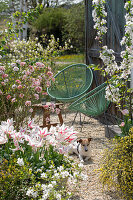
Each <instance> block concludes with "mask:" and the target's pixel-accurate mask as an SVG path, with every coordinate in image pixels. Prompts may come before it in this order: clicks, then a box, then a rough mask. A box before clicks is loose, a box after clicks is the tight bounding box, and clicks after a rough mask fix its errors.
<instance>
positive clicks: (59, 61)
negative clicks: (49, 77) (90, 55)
mask: <svg viewBox="0 0 133 200" xmlns="http://www.w3.org/2000/svg"><path fill="white" fill-rule="evenodd" d="M55 61H56V62H55V66H54V69H53V71H54V73H55V74H56V73H57V72H58V71H61V70H62V69H64V68H65V67H67V66H69V65H72V64H75V63H85V56H84V54H71V55H64V56H60V57H57V58H56V60H55Z"/></svg>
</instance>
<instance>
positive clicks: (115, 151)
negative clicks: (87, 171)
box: [98, 128, 133, 200]
mask: <svg viewBox="0 0 133 200" xmlns="http://www.w3.org/2000/svg"><path fill="white" fill-rule="evenodd" d="M132 154H133V128H131V129H130V131H129V135H128V136H125V137H121V138H119V139H117V140H116V139H113V141H112V143H111V144H110V148H108V149H105V150H104V154H103V159H102V163H101V167H100V169H99V170H98V171H99V172H100V182H101V183H102V184H103V186H104V187H105V188H108V190H110V189H111V188H114V189H115V191H117V192H118V193H119V195H120V196H122V197H123V198H124V199H127V200H132V198H133V170H132V166H133V159H132V157H133V155H132Z"/></svg>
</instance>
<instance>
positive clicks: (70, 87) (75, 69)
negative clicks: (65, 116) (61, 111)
mask: <svg viewBox="0 0 133 200" xmlns="http://www.w3.org/2000/svg"><path fill="white" fill-rule="evenodd" d="M92 81H93V73H92V70H91V69H90V68H89V67H88V66H87V65H85V64H80V63H78V64H73V65H70V66H68V67H66V68H64V69H63V70H61V71H60V72H59V73H58V74H56V76H55V82H54V83H52V84H51V86H50V87H49V88H47V93H48V95H49V96H50V97H51V98H54V99H56V100H58V101H61V102H72V101H75V100H76V99H77V98H79V97H80V96H81V95H83V94H84V93H85V92H86V91H88V89H89V88H90V86H91V84H92Z"/></svg>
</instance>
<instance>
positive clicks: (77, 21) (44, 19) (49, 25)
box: [0, 0, 85, 52]
mask: <svg viewBox="0 0 133 200" xmlns="http://www.w3.org/2000/svg"><path fill="white" fill-rule="evenodd" d="M39 5H41V6H42V7H41V12H39ZM37 6H38V10H37ZM35 9H36V11H35V15H36V16H35V17H34V20H30V21H28V23H25V24H23V25H22V27H21V29H22V31H21V32H20V34H19V37H20V39H23V38H24V39H27V37H28V36H29V35H33V33H34V34H35V36H38V37H39V38H40V39H41V37H40V36H41V35H45V34H47V35H48V37H50V35H51V34H53V35H54V37H55V38H56V39H57V38H59V40H60V45H63V44H64V43H65V41H68V40H70V41H71V44H72V46H73V52H83V51H84V40H85V36H84V35H85V34H84V32H85V31H84V29H85V28H84V18H85V17H84V1H82V2H80V3H75V1H74V0H71V1H70V0H65V1H63V0H54V1H53V0H5V1H4V0H0V12H1V14H2V17H1V18H2V19H3V13H4V14H5V15H7V16H9V17H10V16H11V15H12V13H13V12H16V11H17V12H18V11H19V17H18V13H17V14H16V16H17V21H18V22H19V23H20V22H21V19H20V18H21V13H29V12H31V13H33V12H34V11H33V10H35ZM22 15H23V14H22ZM23 16H24V15H23ZM26 20H27V19H26ZM18 22H17V23H18ZM13 23H16V22H15V19H13ZM27 30H28V36H27ZM23 32H25V33H23Z"/></svg>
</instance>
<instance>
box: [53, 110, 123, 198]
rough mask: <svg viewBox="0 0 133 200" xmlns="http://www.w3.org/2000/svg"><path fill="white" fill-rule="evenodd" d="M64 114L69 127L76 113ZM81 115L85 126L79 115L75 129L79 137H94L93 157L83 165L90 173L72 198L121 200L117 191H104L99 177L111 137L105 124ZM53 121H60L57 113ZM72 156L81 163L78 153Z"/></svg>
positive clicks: (69, 188)
mask: <svg viewBox="0 0 133 200" xmlns="http://www.w3.org/2000/svg"><path fill="white" fill-rule="evenodd" d="M62 116H63V120H64V124H65V125H67V126H69V127H70V126H72V122H73V119H74V116H75V113H70V112H66V113H62ZM81 117H82V120H83V119H84V123H83V126H81V125H80V117H79V115H77V118H76V121H75V123H74V125H73V127H74V130H76V131H77V132H78V134H77V136H78V137H91V138H92V141H91V149H92V157H91V159H90V160H89V161H88V163H87V164H85V165H83V173H84V174H86V175H88V178H87V180H85V181H81V182H80V184H79V185H77V186H76V190H75V191H74V196H73V197H72V198H71V200H121V199H120V198H119V197H118V196H116V192H115V191H105V190H104V191H102V185H101V184H100V182H99V179H98V176H99V174H98V172H97V171H96V169H98V168H99V165H100V161H101V158H102V153H103V150H104V149H105V148H106V147H107V146H108V145H109V144H108V142H109V139H108V138H106V137H105V126H104V124H102V123H100V122H99V121H98V120H96V119H94V118H90V117H85V118H84V115H81ZM51 121H52V122H55V121H57V122H58V117H57V115H56V114H53V115H51ZM72 158H73V159H74V160H75V162H76V163H80V162H79V158H78V157H77V156H76V155H72ZM71 189H73V188H72V186H71V185H70V187H68V190H69V191H71Z"/></svg>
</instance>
